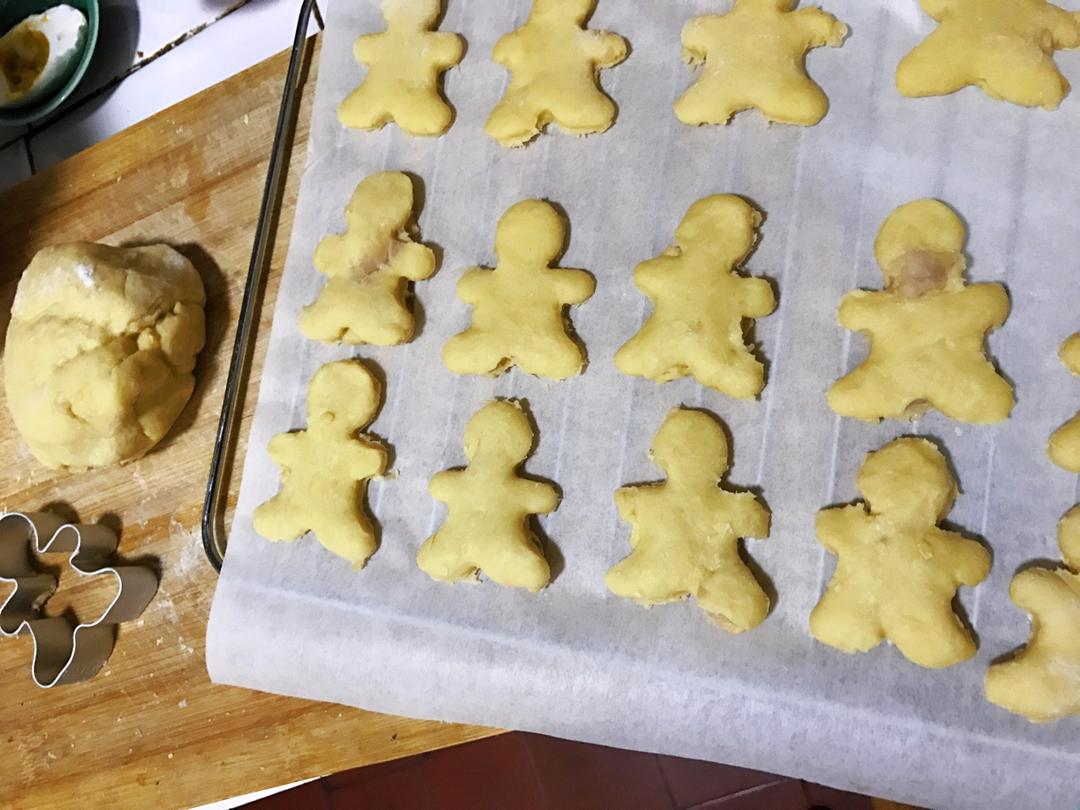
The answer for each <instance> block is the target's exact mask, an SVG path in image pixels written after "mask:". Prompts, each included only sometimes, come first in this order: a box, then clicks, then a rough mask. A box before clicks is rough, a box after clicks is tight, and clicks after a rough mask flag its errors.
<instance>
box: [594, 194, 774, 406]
mask: <svg viewBox="0 0 1080 810" xmlns="http://www.w3.org/2000/svg"><path fill="white" fill-rule="evenodd" d="M760 224H761V214H759V213H758V212H757V211H756V210H755V209H754V207H753V206H752V205H750V204H749V203H748V202H746V200H744V199H742V198H741V197H736V196H733V195H731V194H719V195H716V196H713V197H705V198H704V199H701V200H698V201H697V202H696V203H694V204H693V205H692V206H690V210H689V211H687V212H686V216H685V217H683V220H682V222H680V223H679V227H678V229H677V230H676V231H675V244H674V245H672V246H671V247H669V248H668V249H667V250H665V251H664V252H663V253H662V254H661V255H660V256H658V257H657V258H655V259H650V260H648V261H645V262H642V263H641V264H639V265H638V266H637V269H635V270H634V285H635V286H636V287H637V288H638V289H639V290H641V291H642V292H643V293H644V294H645V295H647V296H648V297H649V300H650V301H652V303H653V311H652V314H651V315H650V316H649V318H648V320H647V321H645V325H644V326H642V327H641V330H640V331H639V332H638V333H637V334H636V335H634V336H633V337H632V338H630V340H629V341H627V342H626V344H625V345H624V346H623V347H622V348H621V349H619V351H618V352H616V353H615V366H616V368H618V369H619V371H621V372H622V373H623V374H628V375H636V376H639V377H645V378H647V379H650V380H655V381H656V382H668V381H669V380H675V379H678V378H680V377H685V376H687V375H690V376H692V377H694V378H695V379H696V380H697V381H698V382H699V383H701V384H702V385H706V386H708V387H709V388H713V389H715V390H717V391H719V392H720V393H722V394H727V395H728V396H732V397H738V398H740V399H753V398H754V397H756V396H757V395H758V394H759V393H760V392H761V389H762V387H763V386H764V384H765V369H764V367H763V366H762V364H761V362H760V361H759V360H758V359H757V358H756V357H754V355H753V353H752V352H751V350H750V349H749V348H748V347H747V346H746V344H745V342H744V340H745V338H744V337H743V322H744V321H745V320H746V319H748V318H762V317H764V316H766V315H768V314H769V313H770V312H772V311H773V310H774V309H775V308H776V299H775V298H774V297H773V291H772V287H771V286H770V285H769V282H767V281H765V280H764V279H761V278H744V277H743V276H740V275H739V274H738V273H736V272H735V268H736V267H738V266H739V265H741V264H742V262H743V261H744V260H745V259H746V257H747V256H748V255H749V254H750V251H751V250H753V247H754V243H755V238H756V232H757V227H758V225H760Z"/></svg>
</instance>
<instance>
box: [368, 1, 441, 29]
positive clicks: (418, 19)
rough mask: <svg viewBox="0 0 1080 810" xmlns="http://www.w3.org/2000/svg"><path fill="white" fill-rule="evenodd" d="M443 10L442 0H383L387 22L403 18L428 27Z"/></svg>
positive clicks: (383, 11) (383, 10) (383, 12)
mask: <svg viewBox="0 0 1080 810" xmlns="http://www.w3.org/2000/svg"><path fill="white" fill-rule="evenodd" d="M441 11H442V0H382V14H383V18H384V19H385V20H386V21H387V22H389V21H390V20H392V19H394V18H401V19H405V20H409V21H412V22H415V23H417V24H419V25H420V26H421V27H423V28H428V27H430V26H432V25H433V24H434V23H435V21H436V20H437V19H438V18H439V13H440V12H441Z"/></svg>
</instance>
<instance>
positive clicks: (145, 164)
mask: <svg viewBox="0 0 1080 810" xmlns="http://www.w3.org/2000/svg"><path fill="white" fill-rule="evenodd" d="M316 49H317V43H316V42H314V41H312V45H311V48H310V51H311V52H312V53H309V64H310V65H313V62H310V59H311V57H312V56H313V52H314V51H315V50H316ZM287 63H288V57H287V55H286V54H281V55H279V56H276V57H274V58H272V59H269V60H267V61H266V62H264V63H262V64H260V65H258V66H256V67H254V68H252V69H250V70H248V71H246V72H244V73H241V74H240V75H238V76H235V77H233V78H231V79H229V80H227V81H225V82H223V83H221V84H219V85H217V86H215V87H212V88H210V89H208V90H206V91H205V92H203V93H201V94H199V95H198V96H195V97H194V98H191V99H189V100H187V101H184V102H182V103H180V104H178V105H176V106H175V107H172V108H170V109H168V110H165V111H164V112H162V113H159V114H158V115H156V116H154V117H153V118H151V119H149V120H147V121H144V122H142V123H140V124H138V125H136V126H134V127H132V128H131V129H128V130H127V131H125V132H122V133H120V134H119V135H117V136H116V137H113V138H110V139H109V140H107V141H105V142H103V143H100V144H98V145H97V146H95V147H93V148H92V149H89V150H88V151H86V152H83V153H82V154H79V155H76V156H75V157H73V158H71V159H69V160H66V161H64V162H63V163H61V164H59V165H57V166H55V167H53V168H51V169H49V170H47V171H44V172H42V173H41V174H38V175H36V176H34V177H32V178H31V179H30V180H28V181H26V182H25V183H22V184H21V185H19V186H17V187H15V188H13V189H11V190H10V191H8V192H6V193H4V194H0V212H2V214H3V216H2V219H0V228H2V232H0V313H3V314H2V316H0V334H2V331H3V330H6V328H7V318H8V315H7V313H8V312H9V310H10V306H11V300H12V297H13V295H14V292H15V284H16V282H17V281H18V278H19V274H20V273H21V272H22V269H23V268H24V267H25V266H26V264H27V263H28V262H29V260H30V258H31V256H32V255H33V254H34V252H35V251H37V250H38V249H39V248H40V247H42V246H43V245H46V244H49V243H55V242H64V241H75V240H80V239H89V240H95V241H105V242H109V243H112V244H123V243H140V242H155V241H166V242H169V243H171V244H173V245H174V246H176V247H178V248H180V249H181V250H182V251H183V252H184V253H185V254H187V256H188V257H189V258H191V259H192V261H194V263H195V265H196V266H197V267H198V269H199V271H200V273H201V274H202V277H203V280H204V282H205V284H206V287H207V293H208V297H209V301H208V305H207V331H208V342H207V346H206V349H205V350H204V351H203V353H202V355H201V356H200V358H199V364H198V367H197V369H196V375H197V383H196V389H195V393H194V396H193V397H192V400H191V402H190V403H189V405H188V407H187V409H186V410H185V411H184V413H183V414H182V415H181V417H180V420H179V422H178V424H177V425H176V427H175V428H174V430H173V431H172V432H171V433H170V435H169V436H168V437H167V438H166V440H165V441H164V442H163V443H162V445H160V446H159V447H158V448H157V449H156V450H155V451H154V452H153V453H151V454H150V455H149V456H148V457H146V458H145V459H142V460H141V461H138V462H136V463H134V464H130V465H127V466H124V467H122V468H117V469H105V470H97V471H92V472H84V473H57V472H55V471H51V470H47V469H45V468H44V467H42V466H41V465H40V464H38V463H37V462H36V461H35V460H34V459H33V458H31V457H30V455H29V454H28V453H27V451H26V449H25V447H24V445H23V444H22V443H21V441H20V439H19V437H18V435H17V434H16V432H15V429H14V427H13V426H12V424H11V420H10V417H9V416H8V414H7V410H6V409H4V408H0V453H2V454H3V455H4V457H5V458H7V459H8V463H7V464H5V465H3V467H2V468H0V507H2V508H3V509H6V510H37V509H41V508H42V507H44V506H46V505H48V504H54V505H59V506H60V507H61V508H63V509H69V510H71V509H73V510H76V511H77V514H78V516H79V518H80V519H81V520H83V521H86V522H96V521H99V520H102V519H106V520H111V521H112V522H113V525H118V526H120V528H121V533H120V534H121V546H120V548H121V552H122V554H123V555H124V556H125V557H126V558H128V559H137V560H143V561H146V562H149V563H151V564H154V565H156V566H158V568H159V569H160V572H161V586H160V590H159V591H158V594H157V596H156V597H155V599H154V601H153V602H152V603H151V604H150V607H149V608H148V609H147V611H146V613H145V614H144V615H143V617H142V618H141V619H140V620H139V621H137V622H135V623H132V624H129V625H125V626H123V627H122V628H121V630H120V632H119V637H118V639H117V644H116V649H115V651H114V653H113V656H112V658H111V659H110V660H109V662H108V664H106V667H105V669H104V670H103V671H102V673H101V674H100V675H98V677H96V678H94V679H93V680H91V681H88V682H85V683H81V684H76V685H72V686H67V687H61V688H58V689H54V690H50V691H43V690H40V689H38V688H37V687H35V686H34V685H33V682H32V681H31V680H30V674H29V667H30V655H31V644H30V641H29V639H25V638H19V639H15V640H0V684H2V685H3V686H2V688H3V700H2V705H0V730H2V732H3V736H2V738H0V786H2V788H0V806H5V807H6V806H13V807H30V806H34V807H43V806H48V807H61V806H85V805H86V803H87V800H88V799H89V798H90V797H93V799H92V800H93V803H94V804H95V805H111V806H132V807H134V806H143V807H145V806H147V805H150V804H152V803H153V804H156V805H159V806H168V807H171V806H181V805H192V804H199V803H203V802H208V801H211V800H214V799H220V798H224V797H227V796H230V795H235V794H237V793H242V792H247V791H252V790H257V789H260V788H265V787H270V786H274V785H280V784H284V783H286V782H290V781H294V780H298V779H303V778H305V777H310V776H318V775H322V774H327V773H332V772H334V771H338V770H343V769H346V768H352V767H356V766H358V765H362V764H367V763H372V762H379V761H382V760H387V759H393V758H396V757H401V756H406V755H409V754H415V753H418V752H421V751H427V750H432V749H435V748H440V747H443V746H447V745H452V744H455V743H459V742H463V741H466V740H471V739H476V738H479V737H483V736H487V735H490V734H493V733H496V732H494V731H491V730H487V729H482V728H478V727H469V726H457V725H449V724H445V723H437V722H429V721H414V720H406V719H403V718H400V717H389V716H386V715H380V714H374V713H371V712H364V711H359V710H355V709H349V708H344V707H341V706H333V705H326V704H317V703H310V702H306V701H301V700H294V699H289V698H283V697H277V696H274V695H266V694H260V693H257V692H251V691H247V690H242V689H233V688H227V687H222V686H215V685H213V684H211V683H210V681H209V679H208V677H207V674H206V667H205V663H204V635H205V632H206V619H207V613H208V611H209V608H210V600H211V597H212V596H213V592H214V584H215V581H216V579H217V577H216V575H215V574H214V571H213V569H211V567H210V566H209V564H208V563H207V562H206V560H205V558H204V556H203V551H202V546H201V540H200V534H199V517H200V510H201V508H202V500H203V489H204V487H205V486H206V476H207V470H208V467H209V462H210V453H211V450H212V446H213V435H214V431H215V429H216V427H217V419H218V413H219V410H220V404H221V396H222V390H223V387H224V382H225V374H226V370H227V365H228V359H229V351H230V347H231V344H232V338H233V334H234V330H235V327H236V316H237V311H238V309H239V303H240V297H241V287H242V283H243V280H244V275H245V274H246V272H247V265H248V258H249V253H250V251H251V244H252V239H253V234H254V230H255V219H256V216H257V214H258V209H259V202H260V196H261V193H262V186H263V181H264V178H265V175H266V164H267V160H268V156H269V154H270V144H271V140H272V137H273V131H274V124H275V121H276V117H277V112H278V104H279V102H280V98H281V91H282V86H283V81H284V76H285V69H286V66H287ZM314 72H315V69H314V67H313V66H312V67H311V71H310V74H309V75H308V76H307V79H306V82H305V87H304V90H305V92H304V104H303V110H302V112H301V115H300V120H299V123H298V127H297V133H296V139H295V150H294V155H293V159H292V161H291V165H290V172H289V179H288V186H287V190H286V194H285V202H284V205H283V207H282V210H281V216H280V224H279V227H278V233H277V239H276V245H275V248H274V252H273V258H272V268H273V269H272V274H271V278H270V282H269V287H268V290H267V300H268V301H269V302H270V303H271V304H272V302H273V299H274V296H275V295H276V291H277V285H278V281H279V279H280V274H281V268H282V265H283V263H284V259H285V251H286V248H287V245H288V235H289V232H290V230H291V226H292V219H293V211H294V206H295V202H296V191H297V185H298V181H299V177H300V172H301V169H302V167H303V158H304V155H305V154H306V148H307V133H308V120H309V118H310V114H311V100H312V95H313V92H312V91H313V89H314ZM271 309H272V307H271V306H267V307H265V308H264V310H263V312H264V316H263V318H262V322H261V323H260V326H259V344H258V348H257V352H256V358H255V367H254V370H253V379H254V380H256V381H257V380H258V378H259V373H260V368H261V364H262V354H263V352H264V351H265V345H266V340H267V338H268V337H269V333H270V313H271ZM254 388H255V386H253V389H254ZM252 393H254V390H253V391H252ZM253 405H254V397H253V396H252V397H251V398H249V401H248V402H247V403H245V412H244V418H245V424H244V426H243V427H242V435H245V436H246V434H247V424H248V423H249V421H250V418H251V411H252V407H253ZM242 451H243V448H242V447H241V451H240V452H241V453H242ZM235 489H236V487H235V484H234V486H233V490H232V491H233V492H235ZM46 562H47V563H48V564H56V563H59V562H63V559H62V558H60V559H59V560H53V559H49V560H47V561H46ZM72 580H73V577H66V576H62V578H61V592H60V593H58V594H57V596H56V597H55V598H54V599H53V600H51V601H50V603H49V610H50V612H56V611H61V610H63V609H65V608H67V607H69V606H74V608H75V609H76V610H78V611H79V612H80V613H81V614H82V615H85V616H89V615H90V613H92V612H93V610H94V609H95V608H96V607H100V606H101V604H102V600H103V599H104V598H106V597H107V595H108V592H107V589H105V588H103V587H102V586H101V583H89V584H87V585H80V584H76V583H73V581H72Z"/></svg>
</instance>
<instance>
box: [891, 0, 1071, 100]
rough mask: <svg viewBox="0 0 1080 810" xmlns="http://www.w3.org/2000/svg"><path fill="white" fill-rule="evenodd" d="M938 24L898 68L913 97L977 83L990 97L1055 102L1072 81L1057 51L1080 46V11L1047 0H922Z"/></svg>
mask: <svg viewBox="0 0 1080 810" xmlns="http://www.w3.org/2000/svg"><path fill="white" fill-rule="evenodd" d="M919 5H921V6H922V7H923V11H925V12H926V13H927V14H929V15H930V16H931V17H933V18H934V20H936V21H937V23H938V27H937V28H936V29H935V30H934V31H932V32H931V33H930V35H929V36H928V37H927V38H926V39H924V40H923V41H922V42H921V43H919V44H918V45H917V46H916V47H915V49H914V50H913V51H911V53H909V54H908V55H907V56H905V57H904V58H903V59H902V60H901V61H900V64H899V65H898V66H897V68H896V88H897V89H898V90H899V91H900V93H901V95H905V96H910V97H920V96H944V95H948V94H949V93H955V92H956V91H957V90H960V89H961V88H963V87H967V86H968V85H975V86H976V87H978V88H979V89H981V90H982V91H983V92H984V93H986V94H987V95H988V96H990V97H991V98H996V99H1001V100H1004V101H1011V102H1012V103H1013V104H1021V105H1023V106H1025V107H1043V108H1044V109H1047V110H1053V109H1056V108H1057V106H1058V105H1059V104H1060V103H1061V100H1062V99H1063V98H1065V94H1066V93H1068V92H1069V83H1068V82H1067V81H1066V80H1065V77H1064V76H1062V75H1061V73H1060V72H1059V71H1058V69H1057V65H1055V64H1054V51H1055V50H1062V49H1066V48H1078V47H1080V17H1077V15H1075V14H1072V13H1070V12H1068V11H1065V10H1064V9H1062V8H1058V7H1057V6H1055V5H1053V4H1051V3H1048V2H1046V0H919Z"/></svg>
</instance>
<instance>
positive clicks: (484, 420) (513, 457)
mask: <svg viewBox="0 0 1080 810" xmlns="http://www.w3.org/2000/svg"><path fill="white" fill-rule="evenodd" d="M532 445H533V430H532V425H531V424H529V418H528V417H527V416H526V415H525V412H524V411H523V410H522V409H521V406H520V405H518V404H517V403H516V402H509V401H496V402H490V403H488V404H487V405H485V406H484V407H483V408H481V409H480V410H478V411H477V412H476V413H475V414H473V417H472V418H471V419H470V420H469V423H468V424H467V425H466V426H465V458H467V459H468V460H469V463H470V464H471V463H473V462H474V461H477V460H481V459H482V460H483V461H485V462H487V463H489V464H493V465H499V466H507V467H511V468H513V467H516V466H517V465H518V464H520V463H521V462H522V461H524V460H525V459H526V458H527V457H528V455H529V453H530V452H531V451H532Z"/></svg>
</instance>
